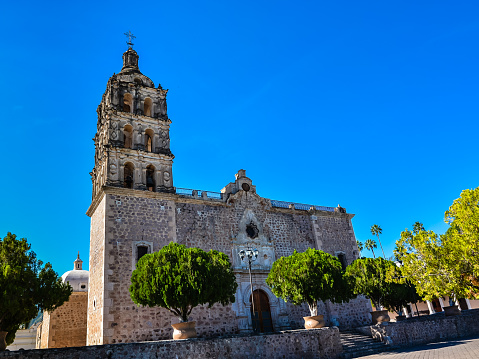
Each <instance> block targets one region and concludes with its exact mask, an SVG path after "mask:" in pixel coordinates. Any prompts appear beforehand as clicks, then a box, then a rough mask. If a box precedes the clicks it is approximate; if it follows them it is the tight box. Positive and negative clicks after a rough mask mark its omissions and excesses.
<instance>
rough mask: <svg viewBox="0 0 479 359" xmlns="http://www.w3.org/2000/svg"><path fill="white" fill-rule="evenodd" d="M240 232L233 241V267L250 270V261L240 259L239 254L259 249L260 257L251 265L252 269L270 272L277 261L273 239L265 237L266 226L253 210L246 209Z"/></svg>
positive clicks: (239, 225)
mask: <svg viewBox="0 0 479 359" xmlns="http://www.w3.org/2000/svg"><path fill="white" fill-rule="evenodd" d="M238 228H239V231H238V233H237V234H236V236H235V237H234V238H232V240H233V266H234V267H235V268H237V269H240V268H241V269H248V259H246V258H245V259H243V260H241V259H240V256H239V254H238V253H239V252H240V251H241V250H247V249H250V248H251V249H257V250H258V252H259V253H258V257H257V258H256V260H255V261H253V262H252V263H251V268H252V269H261V270H270V269H271V265H272V264H273V262H274V260H275V253H274V246H273V243H272V242H271V239H270V238H268V237H267V236H265V233H264V225H263V223H261V222H260V221H259V220H258V219H257V217H256V215H255V214H254V212H253V210H252V209H250V208H246V209H245V211H244V214H243V216H242V217H241V220H240V222H239V224H238Z"/></svg>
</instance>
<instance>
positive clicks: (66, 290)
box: [0, 232, 72, 348]
mask: <svg viewBox="0 0 479 359" xmlns="http://www.w3.org/2000/svg"><path fill="white" fill-rule="evenodd" d="M71 293H72V288H71V287H70V285H69V284H64V283H63V282H62V280H61V278H59V277H58V275H57V273H55V271H54V270H53V269H52V266H51V264H50V263H46V264H45V265H43V262H42V261H40V260H38V259H37V258H36V254H35V252H33V251H32V250H31V246H30V244H28V242H27V240H26V239H25V238H21V239H17V236H16V235H14V234H12V233H10V232H9V233H7V236H6V237H4V238H3V240H1V239H0V331H4V332H8V334H7V344H11V343H12V342H13V340H14V339H15V332H16V331H17V330H18V328H19V327H20V325H22V324H24V323H28V322H29V321H30V320H32V319H33V318H35V316H36V315H37V314H38V312H39V311H41V310H43V311H45V310H46V311H52V310H54V309H55V308H57V307H59V306H60V305H62V304H63V303H64V302H65V301H67V300H68V298H69V297H70V294H71ZM1 347H2V343H0V348H1Z"/></svg>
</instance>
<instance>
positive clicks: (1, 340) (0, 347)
mask: <svg viewBox="0 0 479 359" xmlns="http://www.w3.org/2000/svg"><path fill="white" fill-rule="evenodd" d="M7 334H8V332H2V331H0V352H2V351H4V350H5V349H7V342H6V341H5V338H6V337H7Z"/></svg>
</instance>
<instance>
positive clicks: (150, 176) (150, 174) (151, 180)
mask: <svg viewBox="0 0 479 359" xmlns="http://www.w3.org/2000/svg"><path fill="white" fill-rule="evenodd" d="M146 188H147V189H148V191H150V192H155V189H156V185H155V167H153V166H152V165H149V166H148V167H146Z"/></svg>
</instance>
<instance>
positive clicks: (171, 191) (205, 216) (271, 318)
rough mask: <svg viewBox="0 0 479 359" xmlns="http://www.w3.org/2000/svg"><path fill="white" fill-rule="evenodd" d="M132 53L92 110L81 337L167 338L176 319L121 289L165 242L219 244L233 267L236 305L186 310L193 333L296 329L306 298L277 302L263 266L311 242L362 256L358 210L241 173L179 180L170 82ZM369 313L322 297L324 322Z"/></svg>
mask: <svg viewBox="0 0 479 359" xmlns="http://www.w3.org/2000/svg"><path fill="white" fill-rule="evenodd" d="M138 58H139V56H138V54H137V52H136V51H135V50H133V49H132V48H131V47H129V48H128V50H127V51H126V52H125V53H124V54H123V67H122V69H121V71H120V72H119V73H118V74H114V75H113V76H112V77H111V78H110V79H109V80H108V83H107V86H106V91H105V93H104V94H103V97H102V100H101V103H100V105H99V106H98V110H97V113H98V123H97V133H96V135H95V137H94V141H95V166H94V168H93V171H92V172H91V176H92V182H93V196H92V203H91V206H90V208H89V209H88V212H87V214H88V216H90V217H91V233H90V258H89V261H90V274H89V286H88V305H87V307H88V309H87V334H86V344H87V345H95V344H109V343H120V342H134V341H145V340H158V339H170V338H171V336H172V328H171V324H174V323H177V322H178V319H177V318H175V317H174V316H173V315H172V314H171V313H170V312H169V311H167V310H164V309H161V308H143V307H137V306H136V305H135V304H134V303H133V302H132V300H131V299H130V294H129V286H130V276H131V273H132V271H133V270H134V268H135V266H136V263H137V261H138V259H139V258H140V257H141V256H143V255H145V254H147V253H151V252H153V251H158V250H160V249H161V248H162V247H163V246H165V245H167V244H168V243H169V242H171V241H173V242H178V243H181V244H185V245H186V246H188V247H199V248H202V249H204V250H206V251H208V250H210V249H216V250H219V251H221V252H224V253H226V254H228V255H229V257H230V260H231V262H232V264H233V267H234V271H235V273H236V278H237V282H238V289H237V292H236V302H235V303H234V304H232V305H229V306H226V307H223V306H221V305H215V306H214V307H213V308H211V309H207V308H206V307H201V306H200V307H197V308H195V309H193V312H192V314H191V320H195V321H196V328H197V332H198V335H199V336H204V337H205V336H215V335H222V334H234V333H243V332H251V331H252V330H253V324H255V325H257V328H258V330H259V331H278V330H285V329H295V328H301V327H303V325H304V321H303V318H302V317H303V316H306V315H309V311H308V308H307V306H306V305H304V306H301V307H297V306H293V305H291V304H289V303H285V302H284V301H282V300H280V299H278V298H276V297H275V296H274V295H273V293H272V292H271V291H270V289H269V288H268V286H267V285H266V284H265V279H266V277H267V275H268V272H269V270H270V269H271V265H272V263H273V262H274V261H275V259H277V258H279V257H281V256H288V255H290V254H292V253H293V251H294V250H295V249H296V250H297V251H304V250H306V249H307V248H310V247H312V248H318V249H321V250H324V251H326V252H328V253H330V254H332V255H335V256H338V258H339V259H340V260H341V261H342V263H343V265H347V264H349V263H351V262H352V261H353V260H354V259H356V258H357V257H358V248H357V245H356V238H355V236H354V231H353V227H352V224H351V219H352V217H353V216H354V215H353V214H350V213H347V212H346V210H345V209H344V208H341V207H339V206H338V207H336V208H333V207H322V206H316V205H305V204H297V203H292V202H283V201H277V200H272V199H268V198H263V197H261V196H260V195H259V194H258V193H257V189H256V186H255V185H254V184H253V181H252V179H250V178H249V177H247V175H246V172H245V171H244V170H239V171H238V173H236V175H235V177H234V181H233V182H231V183H229V184H227V185H226V186H225V187H224V188H223V189H222V190H221V192H210V191H205V190H191V189H180V188H175V186H174V183H173V171H172V165H173V159H174V155H173V153H172V152H171V150H170V137H169V132H170V125H171V123H172V122H171V120H170V118H169V117H168V112H167V106H166V95H167V92H168V90H166V89H163V88H162V86H161V85H160V84H158V85H157V86H156V87H155V85H154V83H153V81H152V80H151V79H149V78H148V77H147V76H145V75H143V74H142V73H141V72H140V69H139V67H138ZM231 177H232V179H233V174H232V176H231ZM258 192H259V193H261V191H260V189H258ZM247 248H256V249H257V250H258V252H259V255H258V257H257V260H256V261H254V262H253V264H252V273H253V290H254V293H255V294H254V298H255V311H256V312H257V313H256V315H257V318H258V320H257V321H255V323H253V322H252V315H251V307H252V306H251V294H250V293H251V288H250V280H249V274H248V263H247V260H243V261H242V260H241V259H240V256H239V255H238V252H239V251H241V250H243V249H247ZM370 310H371V306H370V304H369V301H368V300H366V299H364V298H357V299H355V300H352V301H350V302H349V303H347V304H342V305H339V304H338V305H337V304H331V303H329V302H328V303H319V305H318V314H324V316H325V319H326V322H327V323H328V324H331V325H339V326H340V327H342V328H350V327H355V326H359V325H365V324H367V323H368V322H369V321H370V316H369V311H370Z"/></svg>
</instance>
